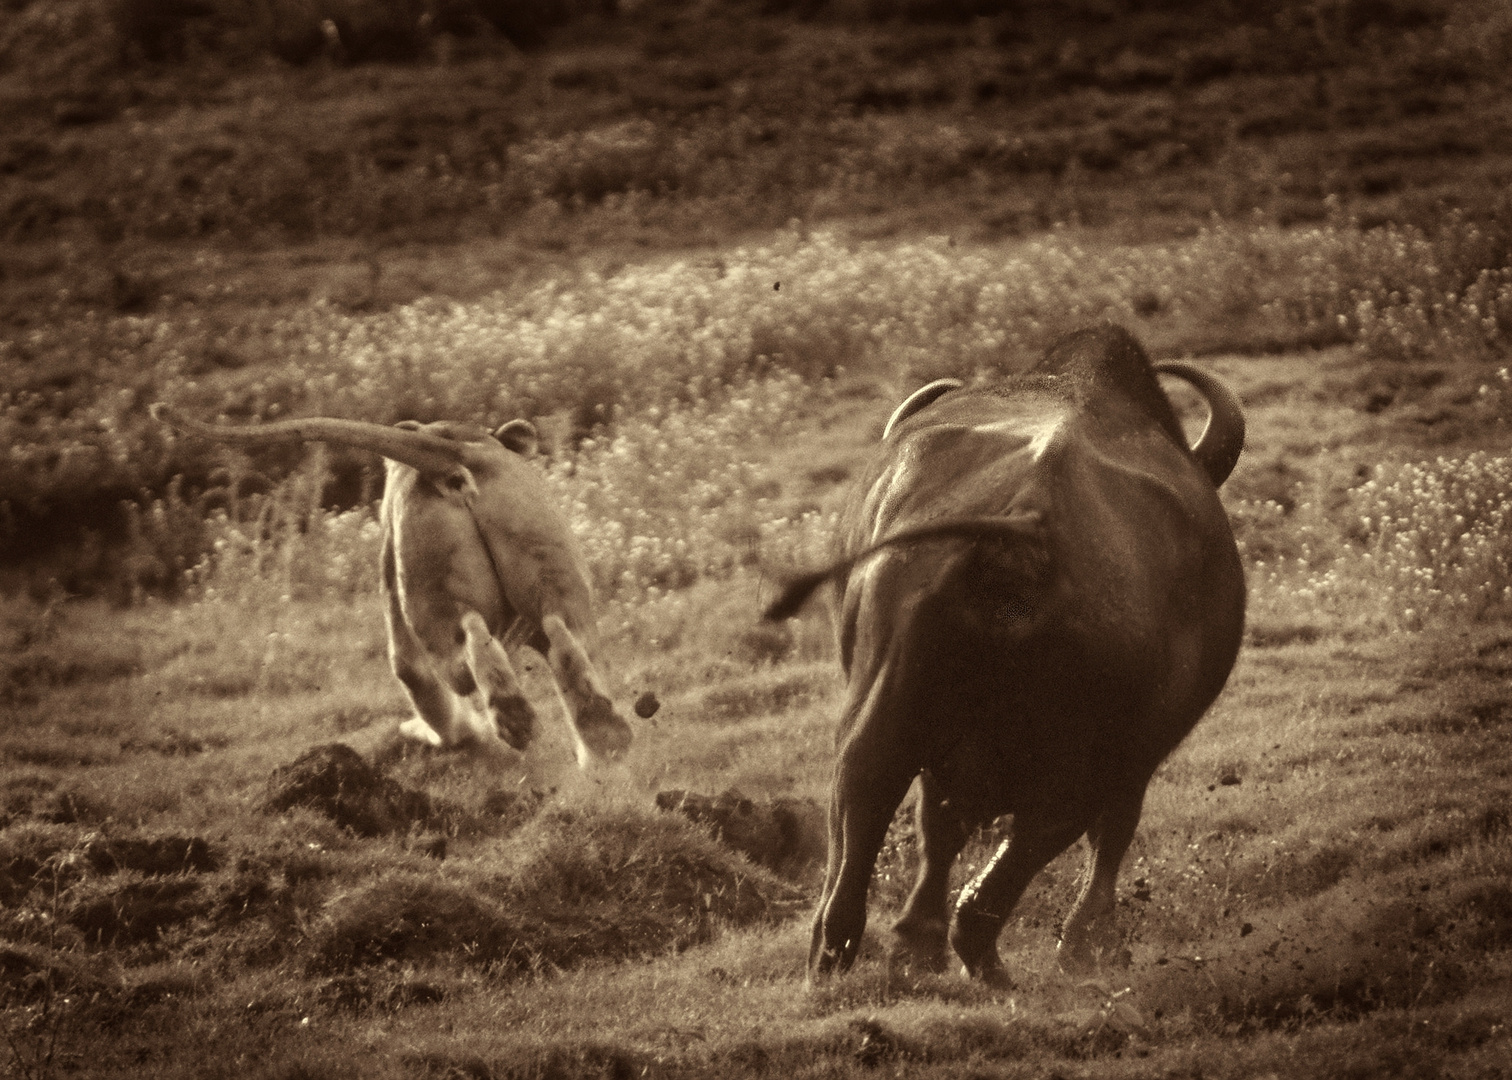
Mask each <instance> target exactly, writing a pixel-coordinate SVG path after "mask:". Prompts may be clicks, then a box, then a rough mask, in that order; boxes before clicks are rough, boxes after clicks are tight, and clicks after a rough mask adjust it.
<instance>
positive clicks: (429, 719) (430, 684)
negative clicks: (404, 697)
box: [393, 655, 467, 746]
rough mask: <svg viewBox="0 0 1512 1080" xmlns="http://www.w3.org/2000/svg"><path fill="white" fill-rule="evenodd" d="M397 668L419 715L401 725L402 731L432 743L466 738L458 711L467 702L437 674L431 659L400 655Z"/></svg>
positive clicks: (453, 742) (451, 743) (449, 743)
mask: <svg viewBox="0 0 1512 1080" xmlns="http://www.w3.org/2000/svg"><path fill="white" fill-rule="evenodd" d="M393 668H394V675H395V676H396V677H397V678H398V679H399V681H400V682H401V683H403V684H404V689H405V690H406V691H408V692H409V697H410V701H411V702H412V703H413V704H414V706H415V715H414V716H413V717H412V718H411V719H409V720H406V721H404V722H403V723H402V724H400V725H399V731H400V733H401V734H402V735H404V736H405V737H406V738H410V739H414V740H416V741H417V742H423V743H427V744H428V745H430V746H455V745H456V744H457V743H458V742H461V741H463V739H464V738H465V735H464V734H463V730H465V725H464V724H463V723H462V722H460V721H459V718H458V716H457V713H458V706H461V707H462V708H464V709H465V708H466V707H467V703H466V702H463V701H460V700H459V699H458V698H457V695H456V694H454V693H452V692H451V690H450V689H448V688H447V687H446V685H445V684H443V683H442V682H441V680H440V679H438V678H436V676H435V673H434V672H433V671H431V670H430V665H429V664H428V663H424V662H421V663H415V662H413V661H411V660H410V659H409V658H407V657H403V656H399V655H396V656H395V657H394V658H393Z"/></svg>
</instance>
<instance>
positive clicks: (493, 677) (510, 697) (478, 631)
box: [462, 611, 535, 752]
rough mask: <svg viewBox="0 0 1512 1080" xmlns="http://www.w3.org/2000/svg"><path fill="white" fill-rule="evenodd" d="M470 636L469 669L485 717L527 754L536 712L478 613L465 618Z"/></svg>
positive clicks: (473, 612) (468, 649)
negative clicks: (476, 685)
mask: <svg viewBox="0 0 1512 1080" xmlns="http://www.w3.org/2000/svg"><path fill="white" fill-rule="evenodd" d="M462 632H463V633H464V634H465V635H466V637H467V643H466V650H467V666H468V668H469V669H470V670H471V671H472V674H473V678H474V679H475V680H476V681H477V683H478V687H479V689H480V690H481V691H482V695H483V702H484V708H485V715H486V716H489V717H492V722H493V724H494V725H495V727H496V729H497V731H498V734H500V735H502V736H503V737H504V741H505V742H507V743H508V744H509V745H510V746H512V747H513V748H514V749H516V750H519V751H522V752H523V751H524V750H525V748H526V747H527V746H529V745H530V742H531V740H532V739H533V738H535V709H534V707H532V706H531V704H530V702H529V701H527V700H526V698H525V694H524V692H523V691H521V689H520V681H519V679H517V678H516V677H515V672H514V667H513V666H511V664H510V663H509V656H508V654H507V653H505V652H504V648H503V646H501V645H500V644H499V643H498V642H497V641H495V640H494V638H493V635H491V634H490V633H489V632H488V624H487V623H485V622H484V621H483V616H481V615H479V614H478V613H477V612H476V611H469V612H467V613H466V614H465V615H463V616H462Z"/></svg>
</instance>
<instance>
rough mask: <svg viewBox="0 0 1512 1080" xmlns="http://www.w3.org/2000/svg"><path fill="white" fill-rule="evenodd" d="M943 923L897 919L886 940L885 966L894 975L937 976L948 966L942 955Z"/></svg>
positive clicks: (944, 933) (944, 927) (943, 953)
mask: <svg viewBox="0 0 1512 1080" xmlns="http://www.w3.org/2000/svg"><path fill="white" fill-rule="evenodd" d="M945 945H946V926H945V923H943V922H937V921H933V920H931V921H930V922H928V923H921V924H911V923H905V922H901V921H900V922H898V923H896V924H895V925H894V926H893V932H892V936H891V939H890V940H889V942H888V950H887V965H888V970H890V971H891V972H893V973H894V974H898V975H904V974H928V975H939V974H941V973H943V972H944V971H945V970H946V969H947V967H948V966H949V963H948V960H947V958H946V948H945Z"/></svg>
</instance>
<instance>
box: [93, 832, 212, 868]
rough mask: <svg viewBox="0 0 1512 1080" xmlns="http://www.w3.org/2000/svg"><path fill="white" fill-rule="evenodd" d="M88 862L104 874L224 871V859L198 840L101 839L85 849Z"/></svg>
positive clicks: (116, 837)
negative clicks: (222, 861)
mask: <svg viewBox="0 0 1512 1080" xmlns="http://www.w3.org/2000/svg"><path fill="white" fill-rule="evenodd" d="M84 858H85V859H87V860H88V861H89V865H90V867H91V868H92V869H94V870H95V871H96V872H97V873H101V874H109V873H114V872H117V871H121V870H136V871H137V872H139V873H142V874H177V873H182V872H191V873H197V874H204V873H210V872H212V871H214V870H217V869H219V868H220V856H219V855H218V854H217V853H216V851H215V850H214V849H213V848H212V847H211V846H210V845H209V843H208V842H206V841H205V840H204V839H203V838H201V837H198V836H152V837H147V836H113V837H104V836H101V837H96V838H95V839H93V840H91V841H90V842H89V843H88V844H87V845H86V846H85V848H84Z"/></svg>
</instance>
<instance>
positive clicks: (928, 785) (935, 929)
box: [893, 770, 969, 971]
mask: <svg viewBox="0 0 1512 1080" xmlns="http://www.w3.org/2000/svg"><path fill="white" fill-rule="evenodd" d="M914 823H915V825H914V827H915V831H916V834H917V836H918V841H919V876H918V879H917V880H916V881H915V882H914V887H913V892H911V893H910V894H909V897H908V902H907V903H906V904H904V906H903V914H902V916H901V917H900V918H899V919H898V921H897V922H895V923H894V924H893V934H894V938H895V943H894V948H895V960H894V962H895V963H902V964H917V965H919V966H920V967H922V968H923V969H924V970H926V971H940V970H943V968H944V966H945V942H946V935H947V933H948V931H949V929H950V913H949V911H948V909H947V901H948V900H949V895H950V868H951V866H953V865H954V864H955V860H956V856H957V855H959V854H960V853H961V849H962V848H963V847H965V846H966V838H967V834H968V832H969V830H968V829H967V827H966V823H965V822H964V821H962V820H961V817H960V815H959V814H957V813H956V812H955V811H954V810H953V809H952V808H951V806H950V805H949V803H948V802H947V801H946V800H945V799H944V796H943V793H942V792H941V790H940V785H939V782H938V781H937V780H935V778H934V776H933V775H932V774H931V773H930V772H929V771H928V770H925V771H924V772H923V773H921V774H919V801H918V803H917V805H916V807H915V816H914Z"/></svg>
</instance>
